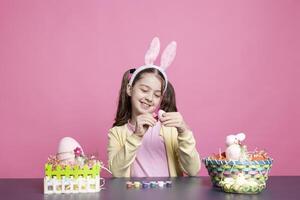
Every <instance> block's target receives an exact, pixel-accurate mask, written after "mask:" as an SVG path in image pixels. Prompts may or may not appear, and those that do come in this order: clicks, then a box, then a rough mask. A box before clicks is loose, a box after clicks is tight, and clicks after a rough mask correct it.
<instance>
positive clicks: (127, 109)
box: [113, 68, 177, 126]
mask: <svg viewBox="0 0 300 200" xmlns="http://www.w3.org/2000/svg"><path fill="white" fill-rule="evenodd" d="M130 72H131V71H130V70H127V71H126V72H125V73H124V75H123V78H122V83H121V88H120V92H119V101H118V109H117V113H116V117H115V122H114V124H113V126H122V125H124V124H126V123H127V122H128V120H129V119H130V118H131V109H132V106H131V101H130V96H128V94H127V92H126V90H127V85H128V83H129V75H130V74H131V73H130ZM144 73H153V74H154V75H155V76H157V77H159V78H160V79H161V81H162V91H163V88H164V84H165V81H164V78H163V75H162V74H161V72H160V71H159V70H157V69H155V68H147V69H145V70H143V71H141V72H139V73H138V74H137V76H136V77H135V79H134V81H133V83H132V87H133V86H134V84H135V83H136V81H138V80H139V79H141V76H142V75H143V74H144ZM160 109H162V110H164V111H166V112H177V107H176V98H175V90H174V88H173V86H172V84H171V83H170V82H169V81H168V85H167V89H166V91H165V93H164V94H163V98H162V101H161V104H160Z"/></svg>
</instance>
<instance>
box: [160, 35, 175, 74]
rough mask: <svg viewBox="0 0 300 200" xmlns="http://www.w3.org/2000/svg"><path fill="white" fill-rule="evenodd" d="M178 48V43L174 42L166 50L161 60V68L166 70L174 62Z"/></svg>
mask: <svg viewBox="0 0 300 200" xmlns="http://www.w3.org/2000/svg"><path fill="white" fill-rule="evenodd" d="M176 47H177V43H176V42H175V41H173V42H171V43H170V44H169V45H168V46H167V47H166V49H165V50H164V52H163V54H162V56H161V60H160V67H161V68H163V69H164V70H166V69H167V68H168V67H169V66H170V65H171V63H172V62H173V60H174V58H175V55H176Z"/></svg>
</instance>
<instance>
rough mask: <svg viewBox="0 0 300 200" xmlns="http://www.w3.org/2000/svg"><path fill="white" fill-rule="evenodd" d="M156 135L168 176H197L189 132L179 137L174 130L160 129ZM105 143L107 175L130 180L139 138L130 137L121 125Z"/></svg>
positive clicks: (198, 167) (190, 133)
mask: <svg viewBox="0 0 300 200" xmlns="http://www.w3.org/2000/svg"><path fill="white" fill-rule="evenodd" d="M160 135H161V136H162V137H163V139H164V141H165V146H166V152H167V159H168V168H169V174H170V176H171V177H176V176H183V174H186V175H189V176H197V174H198V172H199V170H200V167H201V162H200V157H199V154H198V152H197V150H196V142H195V139H194V137H193V134H192V132H191V131H187V132H185V133H182V134H180V135H179V134H178V132H177V129H176V128H175V127H165V126H162V127H161V129H160ZM108 139H109V142H108V149H107V150H108V164H109V169H110V171H111V172H112V174H113V176H114V177H130V167H131V164H132V163H133V162H134V160H135V156H136V152H137V149H138V147H139V146H140V145H141V144H142V138H141V137H139V136H137V135H135V134H133V133H132V132H131V131H130V130H129V129H128V127H127V124H124V125H122V126H115V127H113V128H111V129H110V130H109V134H108Z"/></svg>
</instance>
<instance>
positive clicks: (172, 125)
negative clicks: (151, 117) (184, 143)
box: [164, 123, 179, 127]
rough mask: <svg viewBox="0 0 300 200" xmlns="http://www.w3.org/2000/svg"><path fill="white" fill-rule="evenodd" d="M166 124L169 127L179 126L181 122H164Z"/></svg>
mask: <svg viewBox="0 0 300 200" xmlns="http://www.w3.org/2000/svg"><path fill="white" fill-rule="evenodd" d="M164 126H167V127H179V124H178V123H167V124H164Z"/></svg>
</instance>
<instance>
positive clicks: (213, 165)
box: [203, 157, 273, 194]
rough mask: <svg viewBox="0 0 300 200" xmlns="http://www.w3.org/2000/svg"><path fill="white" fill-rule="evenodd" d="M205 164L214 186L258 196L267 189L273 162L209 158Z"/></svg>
mask: <svg viewBox="0 0 300 200" xmlns="http://www.w3.org/2000/svg"><path fill="white" fill-rule="evenodd" d="M203 162H204V164H205V166H206V168H207V170H208V174H209V176H210V178H211V181H212V183H213V185H214V186H217V187H221V188H222V189H223V190H224V191H225V192H230V193H244V194H256V193H259V192H261V191H262V190H264V189H265V188H266V181H267V179H268V173H269V171H270V169H271V167H272V162H273V160H272V159H271V158H266V159H264V160H245V161H232V160H225V159H223V160H219V159H215V158H214V157H208V158H205V159H203Z"/></svg>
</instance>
